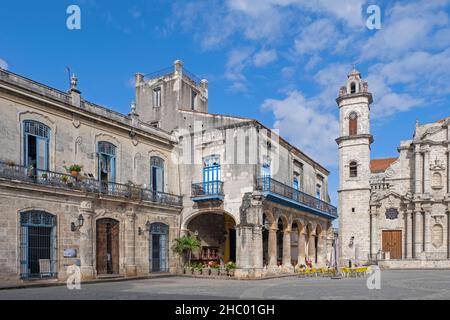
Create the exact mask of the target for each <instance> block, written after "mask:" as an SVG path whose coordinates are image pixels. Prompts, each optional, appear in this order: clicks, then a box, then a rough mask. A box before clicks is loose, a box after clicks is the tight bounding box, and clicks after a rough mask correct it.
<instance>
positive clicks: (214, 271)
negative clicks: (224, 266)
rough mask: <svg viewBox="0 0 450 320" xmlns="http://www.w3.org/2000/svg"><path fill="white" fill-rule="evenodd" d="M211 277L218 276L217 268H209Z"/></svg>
mask: <svg viewBox="0 0 450 320" xmlns="http://www.w3.org/2000/svg"><path fill="white" fill-rule="evenodd" d="M211 275H212V276H215V277H217V276H218V275H219V268H211Z"/></svg>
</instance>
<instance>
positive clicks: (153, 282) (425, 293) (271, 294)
mask: <svg viewBox="0 0 450 320" xmlns="http://www.w3.org/2000/svg"><path fill="white" fill-rule="evenodd" d="M0 299H33V300H34V299H55V300H58V299H150V300H155V299H173V300H180V299H181V300H183V299H187V300H198V299H206V300H209V299H212V300H213V299H298V300H308V299H450V270H422V271H414V270H409V271H400V270H396V271H382V273H381V289H380V290H369V289H367V286H366V279H365V278H349V279H338V280H334V279H329V278H306V279H305V278H297V277H289V278H281V279H280V278H279V279H270V280H256V281H236V280H211V279H198V278H187V277H168V278H159V279H148V280H133V281H122V282H108V283H96V284H85V285H82V287H81V290H68V289H67V288H66V287H65V286H54V287H46V288H28V289H14V290H0Z"/></svg>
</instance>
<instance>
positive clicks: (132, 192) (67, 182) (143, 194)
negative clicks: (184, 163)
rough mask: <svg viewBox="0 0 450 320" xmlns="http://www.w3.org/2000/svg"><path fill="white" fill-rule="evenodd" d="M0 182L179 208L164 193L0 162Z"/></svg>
mask: <svg viewBox="0 0 450 320" xmlns="http://www.w3.org/2000/svg"><path fill="white" fill-rule="evenodd" d="M0 178H3V179H8V180H18V181H23V182H28V183H33V184H39V185H45V186H50V187H57V188H62V189H70V190H78V191H83V192H87V193H96V194H98V195H108V196H113V197H120V198H127V199H130V200H137V201H150V202H156V203H161V204H167V205H172V206H182V197H180V196H177V195H172V194H168V193H164V192H157V191H152V190H148V189H143V188H140V187H138V186H133V185H129V184H120V183H116V182H106V181H99V180H96V179H93V178H89V177H84V176H78V177H74V176H72V175H70V174H65V173H60V172H53V171H48V170H39V169H28V168H26V167H24V166H18V165H15V164H12V163H5V162H0Z"/></svg>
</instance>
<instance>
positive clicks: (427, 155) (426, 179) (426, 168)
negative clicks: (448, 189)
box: [423, 149, 430, 195]
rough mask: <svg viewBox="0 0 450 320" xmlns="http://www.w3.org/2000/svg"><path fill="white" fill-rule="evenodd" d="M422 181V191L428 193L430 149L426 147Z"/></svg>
mask: <svg viewBox="0 0 450 320" xmlns="http://www.w3.org/2000/svg"><path fill="white" fill-rule="evenodd" d="M423 162H424V163H423V168H424V170H423V172H424V174H423V183H424V191H423V193H426V194H427V195H428V194H430V150H429V149H427V150H426V151H425V154H424V161H423Z"/></svg>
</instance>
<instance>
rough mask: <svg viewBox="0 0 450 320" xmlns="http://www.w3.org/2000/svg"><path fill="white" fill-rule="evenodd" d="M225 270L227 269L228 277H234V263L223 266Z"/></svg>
mask: <svg viewBox="0 0 450 320" xmlns="http://www.w3.org/2000/svg"><path fill="white" fill-rule="evenodd" d="M225 269H227V271H228V275H229V276H230V277H234V271H235V270H236V263H234V262H233V261H230V262H228V263H227V264H226V265H225Z"/></svg>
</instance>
